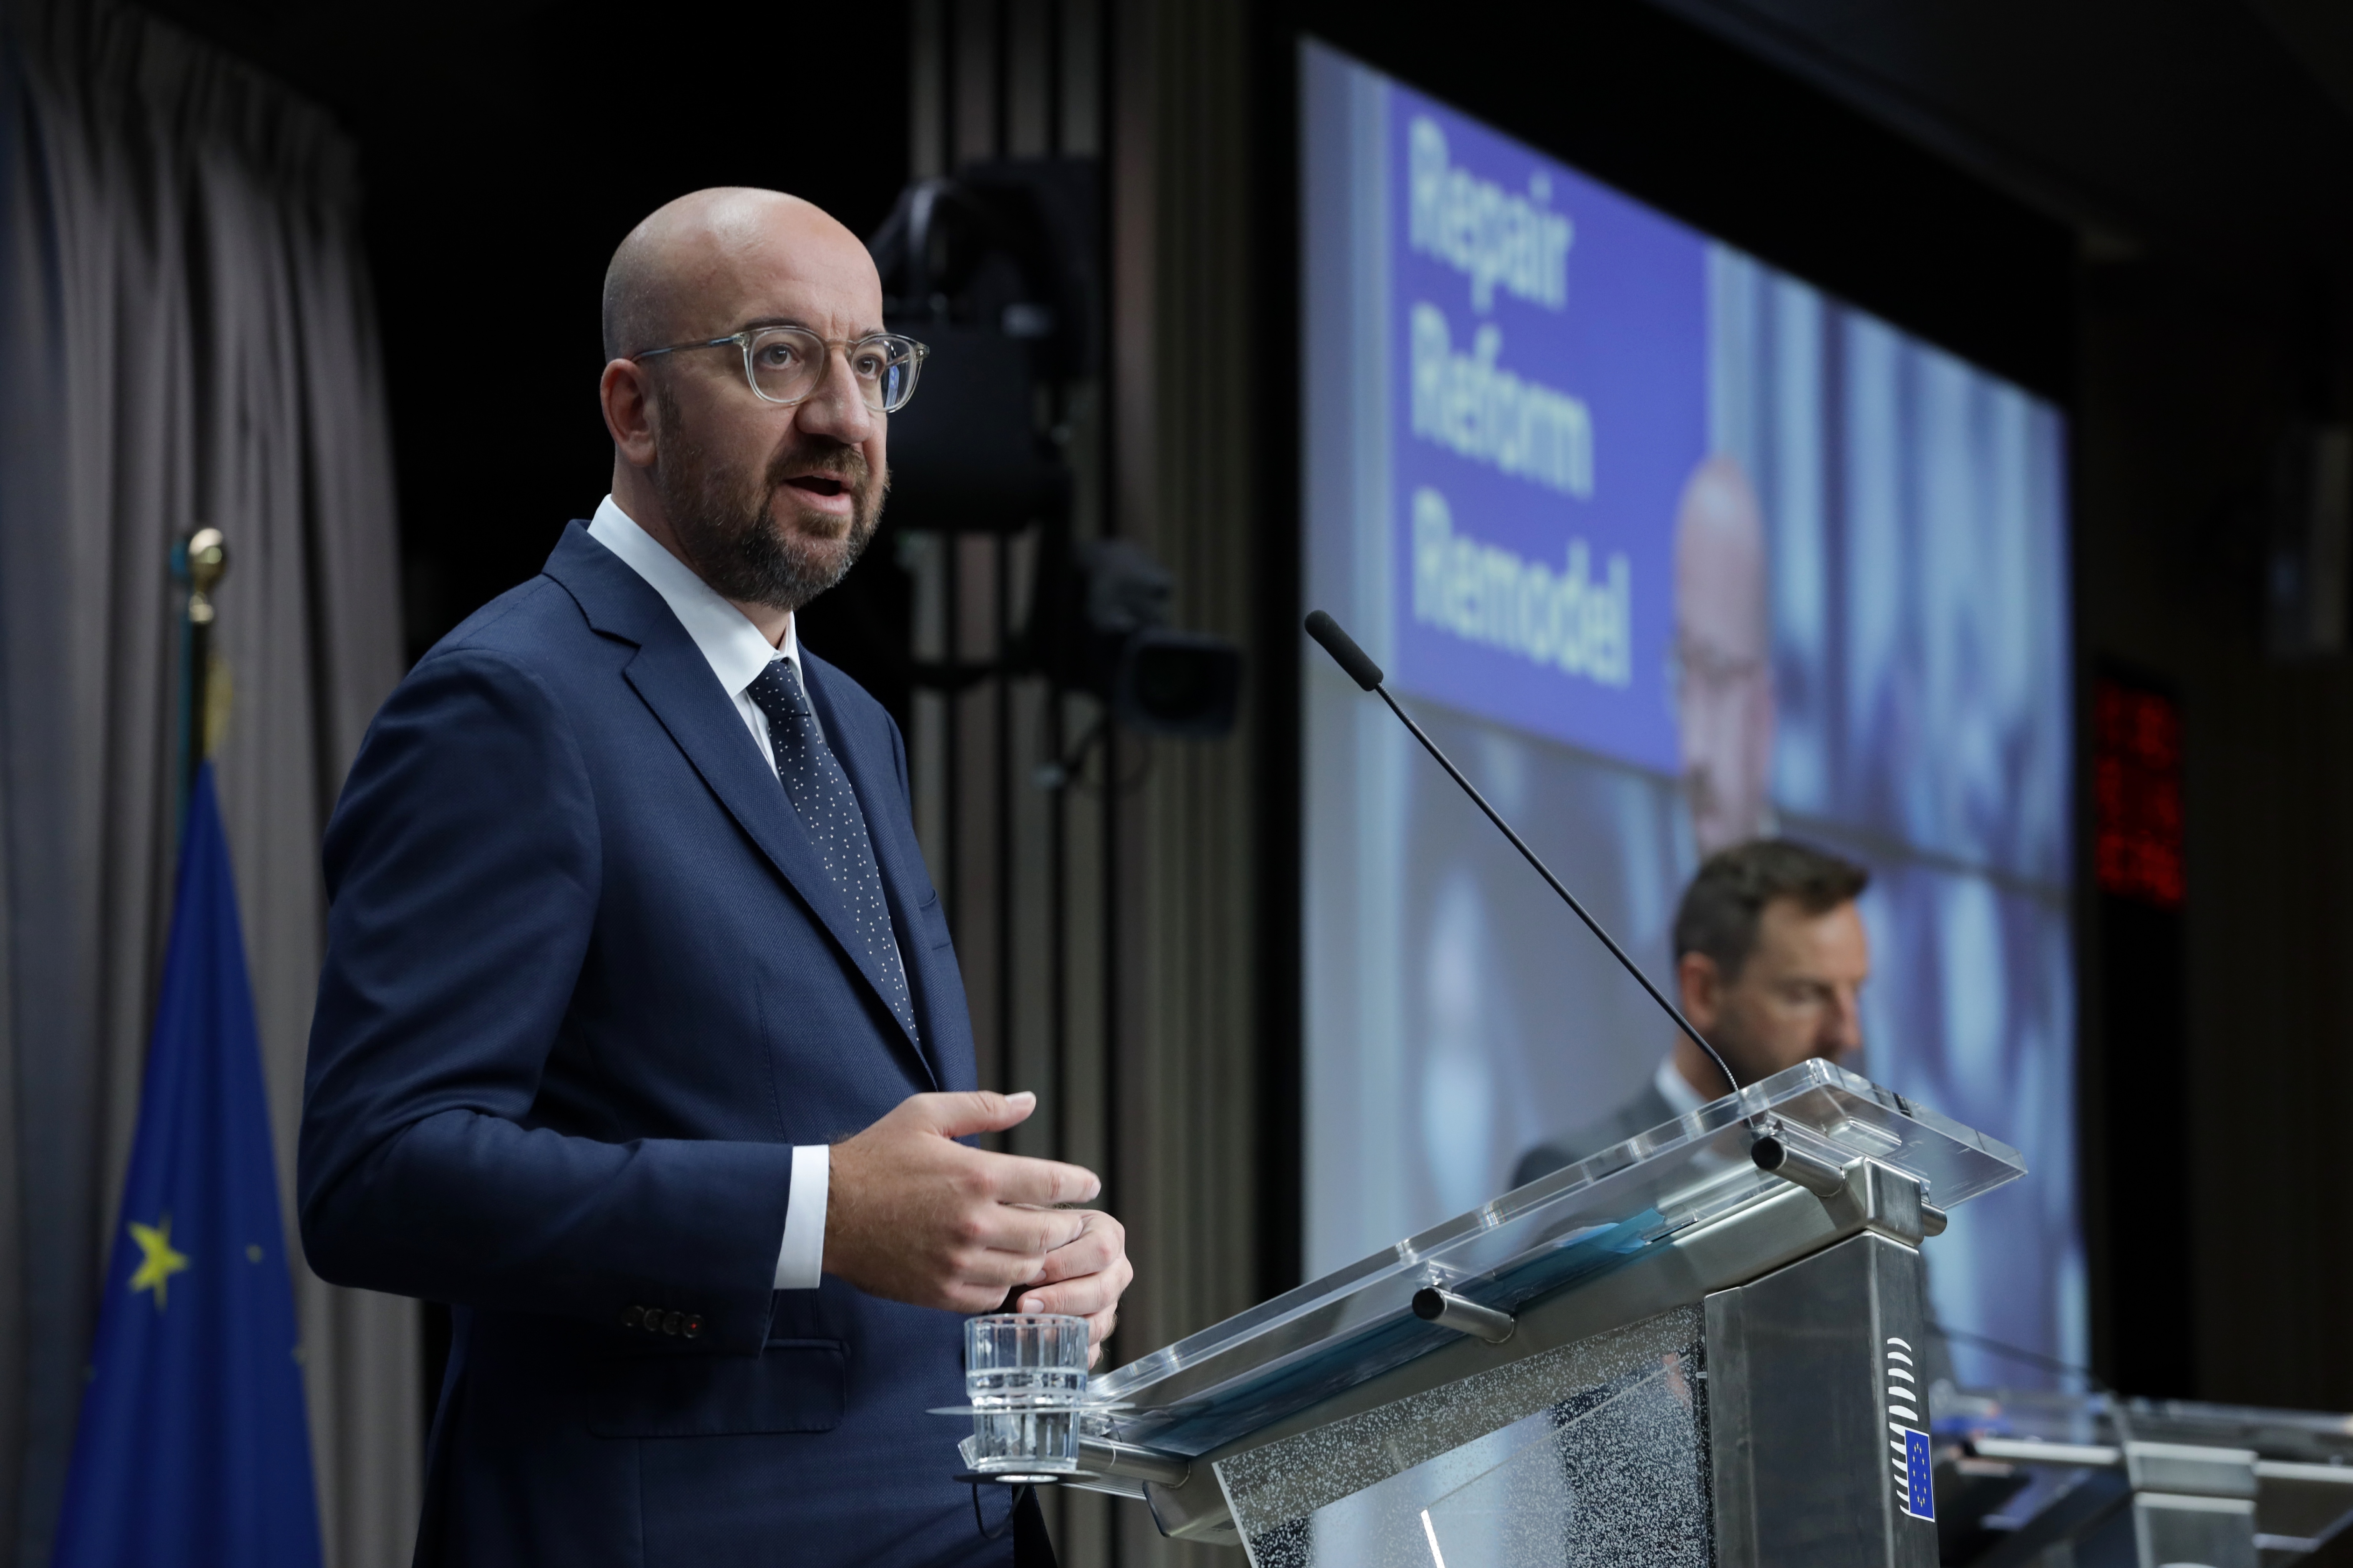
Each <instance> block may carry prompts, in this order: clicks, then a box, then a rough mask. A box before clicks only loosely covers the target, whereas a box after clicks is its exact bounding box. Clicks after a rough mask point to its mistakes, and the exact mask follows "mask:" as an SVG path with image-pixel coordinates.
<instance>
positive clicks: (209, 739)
mask: <svg viewBox="0 0 2353 1568" xmlns="http://www.w3.org/2000/svg"><path fill="white" fill-rule="evenodd" d="M227 570H228V543H227V541H226V540H225V539H223V538H222V537H221V531H220V530H219V529H217V528H199V529H197V530H196V531H195V532H193V533H191V534H189V535H188V536H187V537H186V538H185V539H183V540H181V541H180V542H178V543H177V544H174V546H173V547H172V575H173V577H174V579H175V580H176V581H178V582H180V583H183V584H186V586H187V590H188V596H187V601H186V603H185V605H184V606H183V607H182V610H181V614H180V617H179V620H180V691H179V710H180V712H179V720H180V722H179V736H178V740H179V758H178V761H179V767H178V769H177V773H178V788H179V810H178V811H177V812H176V813H175V814H174V815H175V816H176V817H179V818H185V816H187V811H188V797H189V795H190V794H191V793H192V792H193V791H194V790H195V787H196V770H197V769H198V768H199V767H201V766H203V765H204V761H205V758H206V756H208V755H209V754H210V753H211V752H212V744H213V742H214V741H216V739H218V737H217V736H216V735H214V734H213V733H212V711H211V709H212V683H213V601H212V595H213V590H214V589H215V588H216V587H217V586H219V584H220V580H221V577H222V574H225V573H227Z"/></svg>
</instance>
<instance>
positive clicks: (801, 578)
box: [653, 388, 891, 611]
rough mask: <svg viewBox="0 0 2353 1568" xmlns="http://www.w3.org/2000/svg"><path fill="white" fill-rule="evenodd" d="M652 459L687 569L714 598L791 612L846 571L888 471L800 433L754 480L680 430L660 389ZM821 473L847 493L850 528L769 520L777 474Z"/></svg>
mask: <svg viewBox="0 0 2353 1568" xmlns="http://www.w3.org/2000/svg"><path fill="white" fill-rule="evenodd" d="M654 409H655V415H656V417H657V419H658V421H659V424H658V426H657V429H658V431H659V440H660V442H661V459H660V461H659V463H657V464H656V466H655V468H654V472H653V483H654V491H655V493H656V494H658V495H659V496H660V497H661V503H662V510H664V511H666V512H667V513H668V514H669V516H670V530H671V532H672V533H673V534H674V535H675V536H676V538H677V540H678V542H679V546H680V548H681V550H683V551H684V552H685V553H686V557H687V560H688V562H689V563H691V565H692V566H693V567H694V570H695V574H697V575H698V576H700V577H701V578H702V580H703V581H704V582H705V583H708V584H711V586H712V589H714V590H715V591H716V592H717V593H718V594H719V595H721V596H722V597H723V598H728V599H733V600H734V601H735V602H736V603H738V604H743V605H765V606H766V607H768V608H769V609H773V610H786V611H792V610H797V609H799V608H800V607H801V606H802V605H806V604H807V603H808V602H809V601H810V600H811V599H814V598H816V597H817V596H818V595H819V594H822V593H824V592H825V591H826V590H827V589H828V588H830V587H832V586H833V585H834V584H837V583H839V582H840V581H841V579H842V578H843V577H844V576H845V575H847V574H849V569H850V567H852V566H854V565H856V564H857V563H858V557H859V556H860V554H861V553H862V552H864V551H865V549H866V546H867V545H868V544H869V543H870V542H871V541H872V540H873V538H874V530H875V528H876V526H877V525H878V524H879V523H880V522H881V516H882V499H883V497H884V496H885V495H886V494H888V493H889V491H890V488H891V484H890V476H889V475H888V474H887V473H885V474H883V475H881V476H880V477H879V478H878V477H877V476H876V475H874V474H873V472H872V471H871V469H870V468H868V467H867V463H866V455H865V454H864V453H863V452H861V451H860V450H859V449H858V448H857V447H852V446H848V445H846V444H844V443H842V442H839V441H826V440H824V439H823V438H821V437H820V438H818V440H815V441H812V440H810V439H809V438H808V437H802V438H801V440H800V441H799V442H798V443H797V444H796V445H795V446H794V447H790V448H787V449H786V450H784V451H782V452H779V453H778V454H776V457H775V458H771V459H770V460H769V463H768V467H767V469H766V471H765V473H763V474H761V475H760V476H758V478H756V479H750V478H747V477H746V476H745V475H744V473H743V472H742V471H741V470H740V469H733V468H728V467H727V466H726V465H725V464H723V463H721V462H719V461H716V460H714V458H713V456H712V452H711V451H710V449H709V448H708V447H704V446H703V445H702V443H701V442H699V441H696V440H694V439H692V438H691V437H688V436H686V435H685V433H684V421H683V420H682V419H681V417H680V411H679V408H678V405H677V404H676V402H674V401H673V400H672V399H671V398H670V395H669V390H668V388H658V389H657V390H656V392H655V394H654ZM812 472H814V473H821V474H823V475H825V476H826V477H827V478H829V479H838V480H839V481H840V483H841V487H842V489H844V490H845V491H846V492H848V493H849V497H850V498H851V499H850V510H849V533H848V535H847V536H846V537H844V538H841V539H839V540H830V539H811V538H809V537H807V535H806V534H804V533H803V532H802V531H801V530H800V529H799V528H798V527H797V526H796V525H795V524H794V523H793V522H791V521H786V522H782V523H779V522H776V521H773V520H771V518H770V517H769V514H768V503H769V500H770V498H772V497H773V496H775V494H776V492H777V491H778V490H780V489H787V488H788V487H787V486H786V477H787V476H788V475H792V476H796V477H797V476H798V475H805V474H808V473H812Z"/></svg>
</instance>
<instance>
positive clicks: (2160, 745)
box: [2092, 676, 2183, 910]
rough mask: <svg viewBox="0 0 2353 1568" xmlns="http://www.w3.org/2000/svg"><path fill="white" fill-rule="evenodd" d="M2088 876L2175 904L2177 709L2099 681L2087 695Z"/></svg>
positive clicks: (2131, 894)
mask: <svg viewBox="0 0 2353 1568" xmlns="http://www.w3.org/2000/svg"><path fill="white" fill-rule="evenodd" d="M2092 727H2093V728H2092V814H2093V834H2094V837H2093V847H2092V858H2093V867H2094V872H2093V874H2094V877H2096V878H2097V879H2098V881H2099V884H2100V890H2101V891H2102V892H2104V893H2116V894H2118V895H2120V896H2121V897H2124V898H2128V899H2137V900H2141V901H2142V902H2144V903H2149V904H2155V905H2156V906H2157V907H2158V908H2159V909H2166V910H2178V909H2179V908H2180V907H2181V895H2182V885H2183V879H2182V853H2181V705H2180V704H2179V702H2176V701H2175V700H2173V699H2172V698H2170V697H2167V696H2165V695H2163V694H2162V693H2159V692H2155V691H2148V690H2144V689H2140V688H2138V687H2134V686H2129V685H2126V683H2125V682H2123V681H2121V680H2116V679H2112V678H2110V677H2107V676H2102V677H2101V678H2100V679H2099V680H2098V681H2097V683H2096V684H2095V685H2094V689H2093V697H2092Z"/></svg>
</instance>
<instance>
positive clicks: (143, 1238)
mask: <svg viewBox="0 0 2353 1568" xmlns="http://www.w3.org/2000/svg"><path fill="white" fill-rule="evenodd" d="M131 1239H132V1240H133V1241H135V1242H137V1243H138V1244H139V1252H140V1258H139V1271H138V1272H137V1273H135V1274H133V1275H132V1277H131V1289H132V1290H133V1291H134V1292H135V1291H140V1290H144V1289H147V1288H148V1287H149V1286H151V1285H152V1286H153V1287H154V1289H155V1310H157V1311H159V1312H160V1311H162V1310H164V1289H165V1288H166V1287H167V1286H169V1285H170V1283H171V1280H172V1276H173V1275H174V1274H177V1273H178V1272H179V1271H180V1270H181V1269H183V1268H186V1267H187V1266H188V1258H187V1254H185V1253H183V1252H174V1251H173V1250H172V1216H171V1215H164V1223H163V1224H162V1225H161V1226H152V1225H141V1224H140V1223H139V1222H138V1221H136V1220H133V1221H132V1222H131Z"/></svg>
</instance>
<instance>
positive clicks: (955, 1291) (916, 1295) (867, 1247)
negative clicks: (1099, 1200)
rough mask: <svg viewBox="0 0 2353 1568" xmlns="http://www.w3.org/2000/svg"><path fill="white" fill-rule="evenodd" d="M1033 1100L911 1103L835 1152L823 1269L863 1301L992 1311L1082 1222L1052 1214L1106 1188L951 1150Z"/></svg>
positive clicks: (1002, 1123) (1015, 1160)
mask: <svg viewBox="0 0 2353 1568" xmlns="http://www.w3.org/2000/svg"><path fill="white" fill-rule="evenodd" d="M1037 1108H1038V1097H1037V1096H1036V1095H1034V1094H1029V1093H1026V1092H1025V1093H1022V1094H1014V1095H1004V1094H995V1093H991V1092H990V1091H988V1090H987V1089H979V1090H976V1091H974V1092H972V1093H969V1094H916V1095H910V1096H909V1097H908V1098H906V1099H905V1100H901V1101H900V1102H899V1103H898V1105H897V1106H895V1107H894V1108H893V1109H892V1111H891V1113H890V1114H889V1115H887V1116H885V1117H883V1118H882V1120H881V1121H877V1122H876V1123H874V1125H872V1126H871V1127H869V1128H867V1129H866V1131H863V1132H860V1133H858V1134H857V1135H856V1136H854V1137H850V1138H846V1139H844V1140H843V1141H842V1142H839V1143H837V1144H835V1145H834V1146H833V1168H832V1172H831V1173H830V1174H829V1175H828V1178H827V1184H826V1185H827V1192H826V1200H825V1271H826V1272H827V1273H828V1274H835V1275H839V1276H840V1277H841V1278H842V1279H847V1280H848V1281H849V1283H851V1284H852V1285H855V1286H857V1287H858V1288H859V1289H861V1290H863V1291H865V1292H866V1293H867V1294H869V1295H871V1296H881V1297H885V1298H887V1299H889V1300H893V1301H907V1302H912V1303H913V1304H914V1305H915V1306H918V1307H944V1308H946V1309H947V1310H950V1311H955V1312H965V1313H971V1312H991V1311H995V1310H997V1306H998V1304H999V1303H1000V1302H1002V1301H1003V1300H1005V1297H1006V1293H1007V1292H1008V1291H1009V1290H1011V1289H1013V1288H1014V1287H1015V1286H1017V1285H1027V1284H1029V1283H1030V1282H1031V1281H1033V1280H1035V1279H1038V1278H1039V1275H1040V1274H1041V1273H1043V1272H1044V1270H1045V1267H1046V1255H1047V1254H1048V1253H1050V1252H1052V1251H1053V1250H1054V1249H1055V1248H1057V1247H1065V1246H1068V1245H1069V1244H1070V1243H1071V1242H1072V1241H1075V1240H1077V1239H1078V1237H1079V1235H1080V1233H1081V1232H1082V1230H1083V1229H1084V1228H1085V1226H1086V1216H1085V1215H1082V1214H1079V1213H1076V1212H1073V1211H1071V1210H1066V1209H1056V1208H1052V1207H1049V1206H1043V1205H1055V1204H1070V1203H1084V1202H1086V1201H1087V1200H1088V1199H1090V1198H1092V1197H1093V1196H1094V1195H1095V1194H1097V1193H1099V1192H1101V1191H1102V1190H1103V1183H1102V1182H1100V1181H1099V1180H1097V1179H1096V1177H1095V1174H1094V1173H1093V1172H1092V1171H1088V1170H1085V1169H1083V1168H1082V1167H1080V1166H1077V1165H1065V1164H1063V1163H1060V1162H1059V1161H1055V1160H1030V1159H1024V1158H1022V1157H1020V1156H1018V1155H1014V1154H994V1153H990V1152H987V1151H986V1150H982V1149H970V1148H966V1147H965V1145H964V1144H961V1143H958V1142H955V1140H956V1139H958V1138H961V1137H965V1136H966V1135H967V1134H970V1133H974V1132H997V1131H1003V1130H1004V1129H1006V1128H1008V1127H1012V1126H1016V1125H1018V1123H1020V1122H1022V1121H1026V1120H1027V1119H1028V1118H1029V1113H1030V1112H1031V1111H1033V1110H1036V1109H1037Z"/></svg>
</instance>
